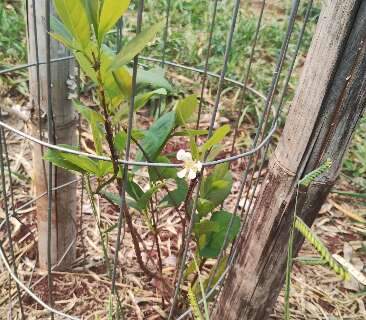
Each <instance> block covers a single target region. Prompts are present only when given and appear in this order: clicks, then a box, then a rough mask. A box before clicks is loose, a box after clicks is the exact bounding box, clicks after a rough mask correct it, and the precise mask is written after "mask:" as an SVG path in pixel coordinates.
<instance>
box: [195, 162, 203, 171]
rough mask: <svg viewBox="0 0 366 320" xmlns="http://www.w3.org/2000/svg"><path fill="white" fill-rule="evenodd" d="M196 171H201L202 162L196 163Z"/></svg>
mask: <svg viewBox="0 0 366 320" xmlns="http://www.w3.org/2000/svg"><path fill="white" fill-rule="evenodd" d="M196 169H197V171H201V170H202V162H201V161H197V162H196Z"/></svg>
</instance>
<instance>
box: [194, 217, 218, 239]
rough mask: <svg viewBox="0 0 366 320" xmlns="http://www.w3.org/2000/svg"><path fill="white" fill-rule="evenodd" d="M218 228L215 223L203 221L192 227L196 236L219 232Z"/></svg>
mask: <svg viewBox="0 0 366 320" xmlns="http://www.w3.org/2000/svg"><path fill="white" fill-rule="evenodd" d="M219 231H220V226H219V224H218V223H217V222H215V221H210V220H205V221H202V222H199V223H196V224H195V225H194V233H195V234H196V235H197V236H200V235H202V234H207V233H211V232H219Z"/></svg>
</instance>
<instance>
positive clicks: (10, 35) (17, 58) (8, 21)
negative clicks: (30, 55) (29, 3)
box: [0, 0, 26, 67]
mask: <svg viewBox="0 0 366 320" xmlns="http://www.w3.org/2000/svg"><path fill="white" fill-rule="evenodd" d="M21 3H22V1H11V2H10V1H4V0H0V67H1V65H6V64H13V63H20V62H24V61H25V60H26V45H25V18H24V16H23V10H22V5H21Z"/></svg>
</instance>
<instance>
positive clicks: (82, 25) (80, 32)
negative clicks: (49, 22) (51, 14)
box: [53, 0, 90, 48]
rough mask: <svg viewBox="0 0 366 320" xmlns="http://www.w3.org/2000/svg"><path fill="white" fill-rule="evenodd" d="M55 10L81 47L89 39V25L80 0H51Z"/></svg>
mask: <svg viewBox="0 0 366 320" xmlns="http://www.w3.org/2000/svg"><path fill="white" fill-rule="evenodd" d="M53 2H54V5H55V9H56V12H57V14H58V16H59V17H60V19H61V21H62V22H63V23H64V25H65V26H66V28H67V29H68V30H69V32H70V33H71V34H72V35H73V37H74V38H75V39H76V40H77V41H78V42H79V43H80V46H81V47H82V48H85V47H87V46H88V44H89V41H90V26H89V21H88V17H87V13H86V10H85V8H84V4H83V1H82V0H53Z"/></svg>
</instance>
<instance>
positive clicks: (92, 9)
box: [84, 0, 100, 33]
mask: <svg viewBox="0 0 366 320" xmlns="http://www.w3.org/2000/svg"><path fill="white" fill-rule="evenodd" d="M84 7H85V10H86V14H87V16H88V20H89V24H90V25H92V26H93V28H94V31H95V33H97V32H98V24H99V13H100V10H99V9H100V8H99V0H84Z"/></svg>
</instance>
